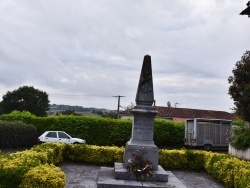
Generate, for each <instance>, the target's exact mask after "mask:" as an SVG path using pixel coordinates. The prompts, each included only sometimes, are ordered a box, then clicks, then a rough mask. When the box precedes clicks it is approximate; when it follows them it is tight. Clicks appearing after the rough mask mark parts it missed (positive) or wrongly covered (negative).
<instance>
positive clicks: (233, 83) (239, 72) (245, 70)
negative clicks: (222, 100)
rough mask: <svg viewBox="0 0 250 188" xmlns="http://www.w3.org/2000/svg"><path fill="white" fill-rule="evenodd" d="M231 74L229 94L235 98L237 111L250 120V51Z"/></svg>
mask: <svg viewBox="0 0 250 188" xmlns="http://www.w3.org/2000/svg"><path fill="white" fill-rule="evenodd" d="M232 73H233V76H229V78H228V82H229V84H230V87H229V92H228V93H229V95H231V98H232V99H233V100H234V104H235V106H236V112H238V114H239V115H241V116H242V117H243V119H244V120H246V121H250V51H246V52H245V53H244V54H243V56H242V57H241V60H240V61H238V62H237V63H236V65H235V68H234V69H233V71H232Z"/></svg>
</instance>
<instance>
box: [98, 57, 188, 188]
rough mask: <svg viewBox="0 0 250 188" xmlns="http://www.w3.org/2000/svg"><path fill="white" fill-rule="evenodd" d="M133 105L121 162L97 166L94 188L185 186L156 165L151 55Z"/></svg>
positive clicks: (156, 152)
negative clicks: (130, 124)
mask: <svg viewBox="0 0 250 188" xmlns="http://www.w3.org/2000/svg"><path fill="white" fill-rule="evenodd" d="M135 101H136V106H135V107H134V109H132V110H131V113H132V114H133V124H132V133H131V138H130V140H129V141H128V142H127V144H126V146H125V151H124V158H123V163H118V162H116V163H115V164H114V168H110V167H101V169H100V172H99V177H98V188H118V187H119V188H120V187H128V188H137V187H147V188H151V187H152V188H153V187H154V188H157V187H158V188H160V187H178V188H185V186H184V185H183V184H182V183H181V182H180V181H179V180H178V179H177V178H176V177H175V176H174V175H173V174H172V173H171V172H170V171H165V170H164V169H163V168H162V167H161V166H160V165H159V164H158V159H159V152H158V147H157V146H156V145H155V144H154V140H153V138H154V118H155V116H156V114H157V111H156V110H155V108H154V106H153V104H154V88H153V76H152V65H151V56H149V55H145V56H144V60H143V64H142V70H141V75H140V79H139V84H138V88H137V93H136V99H135Z"/></svg>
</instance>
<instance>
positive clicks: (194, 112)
mask: <svg viewBox="0 0 250 188" xmlns="http://www.w3.org/2000/svg"><path fill="white" fill-rule="evenodd" d="M155 108H156V110H157V111H158V112H159V113H158V114H157V116H156V118H163V119H166V120H172V121H175V122H185V121H186V119H193V118H204V119H225V120H236V119H239V117H238V116H236V115H234V114H231V113H229V112H225V111H215V110H201V109H190V108H177V107H165V106H155ZM119 116H120V118H121V119H124V118H132V117H133V115H132V114H131V113H129V111H128V110H127V111H123V112H121V113H120V114H119Z"/></svg>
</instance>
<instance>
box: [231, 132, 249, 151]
mask: <svg viewBox="0 0 250 188" xmlns="http://www.w3.org/2000/svg"><path fill="white" fill-rule="evenodd" d="M231 145H232V146H233V147H234V148H235V149H239V150H244V149H247V148H249V147H250V128H244V127H241V128H240V129H238V130H236V132H235V136H234V137H233V140H232V142H231Z"/></svg>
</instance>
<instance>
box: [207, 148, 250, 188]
mask: <svg viewBox="0 0 250 188" xmlns="http://www.w3.org/2000/svg"><path fill="white" fill-rule="evenodd" d="M207 156H208V157H207V162H206V165H205V168H206V171H207V173H208V174H210V175H212V176H213V177H215V178H216V179H218V180H219V181H221V182H223V183H224V184H225V185H226V186H227V187H239V188H246V187H247V188H248V187H250V178H249V177H250V162H247V161H243V160H240V159H237V158H234V157H231V156H229V155H224V154H212V153H210V154H207Z"/></svg>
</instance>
